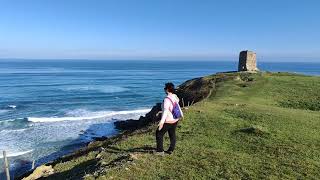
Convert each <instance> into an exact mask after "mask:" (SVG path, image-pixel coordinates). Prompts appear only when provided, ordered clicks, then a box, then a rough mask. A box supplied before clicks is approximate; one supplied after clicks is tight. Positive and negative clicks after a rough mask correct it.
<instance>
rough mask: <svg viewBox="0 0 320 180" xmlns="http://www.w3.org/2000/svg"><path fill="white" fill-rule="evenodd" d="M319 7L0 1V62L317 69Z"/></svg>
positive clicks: (282, 1) (289, 1)
mask: <svg viewBox="0 0 320 180" xmlns="http://www.w3.org/2000/svg"><path fill="white" fill-rule="evenodd" d="M319 9H320V1H318V0H0V59H3V58H27V59H28V58H34V59H185V60H186V59H194V60H195V59H209V60H227V59H232V58H236V57H237V56H238V54H239V52H240V51H241V50H253V51H255V52H256V53H257V56H258V57H259V58H262V59H265V60H270V61H271V60H273V59H275V60H277V59H284V60H293V61H294V60H297V61H298V60H299V61H320V11H319Z"/></svg>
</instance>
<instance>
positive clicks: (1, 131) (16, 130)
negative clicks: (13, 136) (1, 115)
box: [0, 128, 27, 133]
mask: <svg viewBox="0 0 320 180" xmlns="http://www.w3.org/2000/svg"><path fill="white" fill-rule="evenodd" d="M25 130H27V129H26V128H23V129H4V130H0V133H14V132H23V131H25Z"/></svg>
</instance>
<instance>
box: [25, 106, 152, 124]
mask: <svg viewBox="0 0 320 180" xmlns="http://www.w3.org/2000/svg"><path fill="white" fill-rule="evenodd" d="M149 111H150V109H138V110H128V111H97V112H90V111H86V110H81V109H80V110H75V111H71V112H69V113H67V114H69V115H73V116H67V117H28V118H27V119H28V121H29V122H34V123H39V122H59V121H80V120H91V119H100V118H107V117H112V116H117V115H131V114H145V113H147V112H149Z"/></svg>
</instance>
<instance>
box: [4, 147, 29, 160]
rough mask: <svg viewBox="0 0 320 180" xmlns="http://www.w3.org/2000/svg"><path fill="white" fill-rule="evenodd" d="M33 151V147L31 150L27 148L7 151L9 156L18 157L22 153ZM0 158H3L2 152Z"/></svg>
mask: <svg viewBox="0 0 320 180" xmlns="http://www.w3.org/2000/svg"><path fill="white" fill-rule="evenodd" d="M32 151H33V149H31V150H27V151H20V152H10V151H7V153H8V154H7V157H16V156H21V155H24V154H28V153H31V152H32ZM0 158H3V154H2V153H0Z"/></svg>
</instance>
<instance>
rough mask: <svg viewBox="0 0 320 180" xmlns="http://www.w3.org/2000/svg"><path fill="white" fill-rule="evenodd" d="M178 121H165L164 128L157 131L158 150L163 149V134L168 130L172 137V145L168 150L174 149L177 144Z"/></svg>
mask: <svg viewBox="0 0 320 180" xmlns="http://www.w3.org/2000/svg"><path fill="white" fill-rule="evenodd" d="M177 124H178V122H176V123H174V124H169V123H164V125H163V127H162V129H161V130H160V131H159V129H157V131H156V140H157V151H158V152H162V151H163V136H164V134H165V133H166V132H167V131H168V133H169V138H170V147H169V149H168V151H173V150H174V148H175V146H176V127H177Z"/></svg>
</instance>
